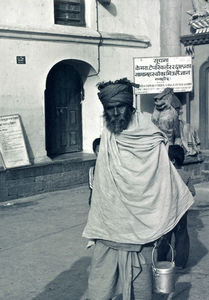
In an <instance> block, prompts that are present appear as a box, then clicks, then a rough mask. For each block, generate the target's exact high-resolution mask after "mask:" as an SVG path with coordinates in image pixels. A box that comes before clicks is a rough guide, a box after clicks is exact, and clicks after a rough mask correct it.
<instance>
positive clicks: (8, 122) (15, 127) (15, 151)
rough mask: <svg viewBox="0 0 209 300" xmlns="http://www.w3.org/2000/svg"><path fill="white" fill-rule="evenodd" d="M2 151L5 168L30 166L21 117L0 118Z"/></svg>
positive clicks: (0, 146) (0, 149) (0, 145)
mask: <svg viewBox="0 0 209 300" xmlns="http://www.w3.org/2000/svg"><path fill="white" fill-rule="evenodd" d="M0 151H1V155H2V159H3V163H4V168H15V167H20V166H26V165H30V161H29V158H28V153H27V149H26V145H25V140H24V135H23V131H22V126H21V122H20V116H19V115H8V116H0Z"/></svg>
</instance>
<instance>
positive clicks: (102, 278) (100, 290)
mask: <svg viewBox="0 0 209 300" xmlns="http://www.w3.org/2000/svg"><path fill="white" fill-rule="evenodd" d="M94 247H95V248H94V252H93V256H92V262H91V269H90V275H89V280H88V299H91V300H109V299H111V298H112V297H113V296H114V295H115V292H116V288H117V283H118V266H117V250H114V249H111V248H109V247H107V246H105V245H104V244H102V243H101V242H96V245H95V246H94Z"/></svg>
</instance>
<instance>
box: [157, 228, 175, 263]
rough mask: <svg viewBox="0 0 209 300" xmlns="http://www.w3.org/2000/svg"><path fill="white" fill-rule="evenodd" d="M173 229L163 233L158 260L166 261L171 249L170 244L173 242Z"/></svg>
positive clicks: (158, 248)
mask: <svg viewBox="0 0 209 300" xmlns="http://www.w3.org/2000/svg"><path fill="white" fill-rule="evenodd" d="M171 237H172V231H170V232H168V233H166V234H165V235H163V236H162V237H161V238H160V239H159V242H158V247H157V260H158V261H166V260H167V255H168V253H169V251H170V246H169V244H170V243H171Z"/></svg>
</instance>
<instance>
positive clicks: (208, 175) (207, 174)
mask: <svg viewBox="0 0 209 300" xmlns="http://www.w3.org/2000/svg"><path fill="white" fill-rule="evenodd" d="M202 175H203V176H204V181H209V170H202Z"/></svg>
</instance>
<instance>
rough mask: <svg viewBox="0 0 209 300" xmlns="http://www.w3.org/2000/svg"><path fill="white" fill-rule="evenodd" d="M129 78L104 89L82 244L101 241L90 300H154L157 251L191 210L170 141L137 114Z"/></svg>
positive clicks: (190, 199)
mask: <svg viewBox="0 0 209 300" xmlns="http://www.w3.org/2000/svg"><path fill="white" fill-rule="evenodd" d="M133 86H134V84H133V83H131V82H130V81H128V80H127V79H126V78H123V79H120V80H117V81H115V82H112V81H109V82H107V83H100V84H99V85H98V89H99V91H100V92H99V93H98V96H99V99H100V101H101V102H102V105H103V107H104V119H105V123H106V126H104V129H103V133H102V137H101V144H100V151H99V155H98V158H97V162H96V168H95V177H94V188H93V193H92V202H91V208H90V210H89V216H88V221H87V225H86V227H85V229H84V232H83V236H84V237H85V238H88V239H94V240H95V246H94V247H95V248H94V253H93V257H92V264H91V271H90V275H89V299H91V300H109V299H111V298H113V297H114V296H115V295H118V294H121V293H122V294H123V300H131V299H135V300H139V299H143V300H150V299H151V298H152V277H151V251H152V246H153V243H154V242H155V241H156V240H157V239H159V238H160V237H161V236H162V235H164V234H165V233H167V232H168V231H170V230H171V229H172V228H174V226H175V225H176V224H177V223H178V221H179V220H180V218H181V216H182V215H183V214H184V213H185V212H186V211H187V210H188V208H189V207H190V206H191V205H192V203H193V197H192V195H191V193H190V192H189V190H188V188H187V187H186V185H185V184H184V182H183V181H182V179H181V178H180V176H179V175H178V173H177V171H176V170H175V168H174V166H173V165H172V164H171V163H170V161H169V158H168V154H167V149H166V146H165V144H166V143H167V138H166V136H165V134H164V133H163V132H161V131H160V130H159V129H158V128H157V127H156V126H155V125H154V124H153V123H152V121H151V119H150V118H147V117H145V116H144V115H143V114H142V113H140V112H138V111H136V110H135V109H134V107H133Z"/></svg>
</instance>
